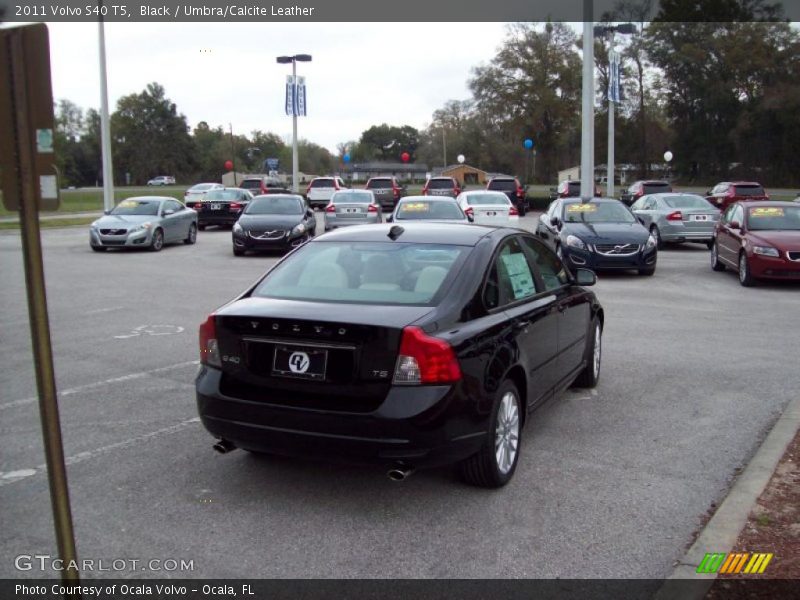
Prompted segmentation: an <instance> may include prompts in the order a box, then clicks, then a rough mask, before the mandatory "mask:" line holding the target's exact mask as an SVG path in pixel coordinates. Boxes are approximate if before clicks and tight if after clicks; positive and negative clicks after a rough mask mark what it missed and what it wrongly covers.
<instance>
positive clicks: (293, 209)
mask: <svg viewBox="0 0 800 600" xmlns="http://www.w3.org/2000/svg"><path fill="white" fill-rule="evenodd" d="M244 212H245V214H247V215H299V214H300V213H302V212H303V201H302V200H301V199H300V198H295V197H292V196H258V197H256V198H255V199H254V200H252V201H251V202H250V204H248V205H247V208H246V209H245V211H244Z"/></svg>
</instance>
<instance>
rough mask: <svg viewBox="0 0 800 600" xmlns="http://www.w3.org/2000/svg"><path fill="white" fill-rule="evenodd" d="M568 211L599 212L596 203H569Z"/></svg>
mask: <svg viewBox="0 0 800 600" xmlns="http://www.w3.org/2000/svg"><path fill="white" fill-rule="evenodd" d="M567 212H597V205H596V204H568V205H567Z"/></svg>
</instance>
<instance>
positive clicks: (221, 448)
mask: <svg viewBox="0 0 800 600" xmlns="http://www.w3.org/2000/svg"><path fill="white" fill-rule="evenodd" d="M213 448H214V450H216V451H217V452H219V453H220V454H227V453H228V452H231V451H232V450H236V446H235V445H234V444H233V442H229V441H228V440H219V441H218V442H217V443H216V444H214V446H213Z"/></svg>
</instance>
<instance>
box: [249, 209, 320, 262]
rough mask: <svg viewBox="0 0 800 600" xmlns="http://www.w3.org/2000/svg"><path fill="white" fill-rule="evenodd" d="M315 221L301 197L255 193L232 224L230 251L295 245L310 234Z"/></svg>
mask: <svg viewBox="0 0 800 600" xmlns="http://www.w3.org/2000/svg"><path fill="white" fill-rule="evenodd" d="M316 223H317V221H316V219H315V218H314V211H313V210H311V209H310V208H309V207H308V204H306V201H305V199H304V198H303V197H302V196H299V195H296V194H274V195H270V196H256V197H255V198H254V199H253V200H252V201H251V202H250V204H248V205H247V208H245V209H244V210H243V211H242V215H241V216H240V217H239V220H238V221H236V223H234V225H233V253H234V254H235V255H236V256H243V255H244V254H245V252H247V251H248V250H289V249H291V248H296V247H297V246H300V245H301V244H303V243H305V242H306V241H307V240H308V239H309V238H310V237H311V236H313V235H314V229H315V227H316Z"/></svg>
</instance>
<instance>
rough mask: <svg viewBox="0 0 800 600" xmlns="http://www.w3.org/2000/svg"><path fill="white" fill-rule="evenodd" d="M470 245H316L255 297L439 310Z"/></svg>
mask: <svg viewBox="0 0 800 600" xmlns="http://www.w3.org/2000/svg"><path fill="white" fill-rule="evenodd" d="M469 250H470V248H469V247H467V246H451V245H445V244H411V243H409V244H404V243H400V242H388V241H387V242H369V243H365V242H322V241H320V242H312V243H310V244H306V245H305V246H303V247H301V248H300V249H299V250H297V251H296V252H294V253H293V254H292V255H291V256H290V257H288V258H287V259H286V260H284V261H283V262H282V263H280V264H279V265H278V266H277V267H275V269H273V270H272V271H271V272H270V273H269V274H268V275H267V276H266V278H265V279H264V280H262V281H261V283H259V284H258V286H257V287H256V288H255V290H253V293H252V295H253V296H254V297H256V298H282V299H291V300H308V301H314V302H334V303H356V304H394V305H398V304H400V305H403V304H405V305H417V306H435V305H436V304H437V303H438V302H439V300H440V298H441V297H442V296H443V295H444V292H445V291H446V288H447V283H446V282H449V281H452V279H453V277H454V276H455V275H456V274H457V273H458V270H459V269H460V267H461V264H463V260H464V257H465V256H466V255H467V253H468V252H469Z"/></svg>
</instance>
